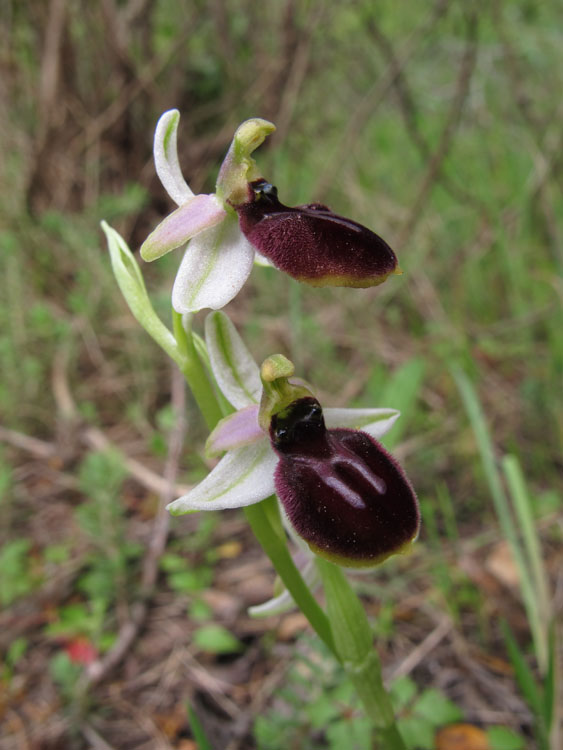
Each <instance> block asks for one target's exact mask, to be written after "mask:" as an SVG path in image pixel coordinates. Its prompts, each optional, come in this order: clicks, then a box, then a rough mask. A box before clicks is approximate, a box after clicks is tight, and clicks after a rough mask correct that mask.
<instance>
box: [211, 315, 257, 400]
mask: <svg viewBox="0 0 563 750" xmlns="http://www.w3.org/2000/svg"><path fill="white" fill-rule="evenodd" d="M205 340H206V342H207V348H208V350H209V358H210V359H211V367H212V369H213V374H214V375H215V379H216V380H217V383H218V384H219V388H220V389H221V391H222V392H223V394H224V395H225V396H226V398H227V399H228V400H229V401H230V402H231V404H232V405H233V406H234V407H235V408H237V409H242V408H243V407H245V406H250V405H251V404H257V403H258V402H259V400H260V396H261V394H262V381H261V380H260V370H259V369H258V365H257V364H256V362H255V361H254V359H253V358H252V355H251V354H250V352H249V351H248V349H247V348H246V345H245V344H244V342H243V340H242V339H241V337H240V336H239V335H238V333H237V331H236V328H235V327H234V325H233V324H232V323H231V321H230V320H229V318H228V317H227V316H226V315H225V313H219V312H216V313H210V314H209V315H208V316H207V318H206V320H205Z"/></svg>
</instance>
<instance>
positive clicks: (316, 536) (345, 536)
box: [270, 398, 420, 567]
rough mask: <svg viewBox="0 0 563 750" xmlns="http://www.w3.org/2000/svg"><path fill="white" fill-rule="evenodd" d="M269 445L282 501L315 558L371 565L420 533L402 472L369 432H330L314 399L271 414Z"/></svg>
mask: <svg viewBox="0 0 563 750" xmlns="http://www.w3.org/2000/svg"><path fill="white" fill-rule="evenodd" d="M270 440H271V443H272V447H273V449H274V451H275V452H276V453H277V454H278V456H279V458H280V460H279V463H278V466H277V468H276V472H275V475H274V480H275V484H276V491H277V493H278V496H279V498H280V501H281V503H282V505H283V507H284V509H285V512H286V513H287V516H288V518H289V520H290V522H291V523H292V525H293V527H294V528H295V530H296V531H297V533H298V534H299V535H300V536H301V537H302V538H303V539H304V540H305V541H306V542H307V543H308V544H309V546H310V548H311V550H312V551H313V552H315V553H316V554H317V555H319V556H321V557H324V558H326V559H328V560H331V561H333V562H336V563H339V564H340V565H345V566H348V567H368V566H373V565H377V564H379V563H380V562H382V561H383V560H385V559H386V558H387V557H389V556H390V555H393V554H396V553H398V552H402V551H404V550H405V549H406V548H408V547H409V546H410V544H411V543H412V542H413V541H414V540H415V539H416V537H417V536H418V531H419V526H420V512H419V508H418V502H417V498H416V495H415V493H414V490H413V488H412V486H411V484H410V482H409V480H408V479H407V477H406V475H405V473H404V472H403V470H402V468H401V467H400V466H399V464H398V463H397V462H396V461H395V459H394V458H393V457H392V456H390V455H389V453H388V452H387V451H386V450H385V449H384V448H383V447H382V446H381V445H380V444H379V443H378V442H376V440H374V439H373V438H372V437H371V436H370V435H368V434H367V433H365V432H361V431H358V430H348V429H331V430H327V429H326V426H325V423H324V419H323V413H322V409H321V407H320V404H319V402H318V401H317V400H316V399H314V398H302V399H298V400H297V401H295V402H293V403H292V404H290V405H289V406H287V407H286V408H284V409H282V410H281V411H279V412H277V413H275V414H273V416H272V419H271V423H270Z"/></svg>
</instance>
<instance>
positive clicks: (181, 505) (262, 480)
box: [167, 440, 278, 516]
mask: <svg viewBox="0 0 563 750" xmlns="http://www.w3.org/2000/svg"><path fill="white" fill-rule="evenodd" d="M277 461H278V459H277V456H276V455H275V454H274V452H273V451H272V449H271V448H270V444H269V442H268V441H267V440H262V441H260V442H259V443H254V444H253V445H248V446H245V447H244V448H238V449H237V450H234V451H230V452H229V453H227V455H226V456H225V457H224V458H222V459H221V461H219V463H218V464H217V466H216V467H215V468H214V469H213V471H212V472H211V473H210V474H208V475H207V477H206V478H205V479H204V480H203V482H200V484H198V485H197V487H195V488H194V489H193V490H191V492H188V494H187V495H183V496H182V497H179V498H178V499H177V500H174V502H172V503H170V504H169V505H168V506H167V507H168V510H169V511H170V512H171V513H172V515H175V516H177V515H181V514H182V513H189V512H190V511H193V510H226V509H229V508H243V507H244V506H246V505H253V504H254V503H259V502H260V501H261V500H265V499H266V498H267V497H269V496H270V495H272V494H273V493H274V492H275V487H274V470H275V468H276V464H277Z"/></svg>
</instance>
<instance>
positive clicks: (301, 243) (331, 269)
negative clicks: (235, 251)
mask: <svg viewBox="0 0 563 750" xmlns="http://www.w3.org/2000/svg"><path fill="white" fill-rule="evenodd" d="M236 210H237V213H238V216H239V222H240V227H241V230H242V232H243V234H244V235H245V236H246V238H247V239H248V240H249V242H250V243H251V244H252V245H253V246H254V247H255V248H256V249H257V250H258V251H259V252H260V253H261V254H262V255H263V256H265V257H266V258H268V260H270V261H271V262H272V263H273V265H274V266H276V267H277V268H279V269H281V270H282V271H284V272H285V273H287V274H289V275H290V276H293V278H295V279H297V280H298V281H304V282H306V283H307V284H310V285H312V286H348V287H371V286H376V285H378V284H381V283H383V282H384V281H385V280H386V279H387V278H388V277H389V275H390V274H393V273H401V271H400V269H399V268H398V265H397V257H396V255H395V253H394V252H393V250H392V249H391V248H390V247H389V245H388V244H387V243H386V242H385V240H383V239H382V238H381V237H379V235H377V234H375V233H374V232H372V231H371V230H370V229H368V228H367V227H364V226H362V225H361V224H358V222H355V221H352V220H351V219H347V218H346V217H344V216H339V215H337V214H335V213H333V212H332V211H331V210H330V209H329V208H328V207H327V206H324V205H322V204H320V203H312V204H308V205H305V206H295V207H291V206H285V205H284V204H283V203H281V202H280V201H279V199H278V193H277V188H275V187H274V186H273V185H271V184H270V183H268V182H266V181H265V180H263V179H260V180H256V181H254V182H252V183H250V184H249V186H248V199H247V201H245V202H242V203H240V204H239V205H237V206H236Z"/></svg>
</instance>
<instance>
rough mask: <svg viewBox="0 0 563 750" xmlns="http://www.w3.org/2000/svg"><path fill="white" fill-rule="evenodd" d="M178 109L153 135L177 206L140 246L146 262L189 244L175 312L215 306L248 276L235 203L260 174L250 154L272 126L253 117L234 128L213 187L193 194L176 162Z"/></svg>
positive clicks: (247, 247) (248, 251)
mask: <svg viewBox="0 0 563 750" xmlns="http://www.w3.org/2000/svg"><path fill="white" fill-rule="evenodd" d="M179 120H180V113H179V112H178V110H175V109H173V110H170V111H169V112H165V113H164V114H163V115H162V117H161V118H160V120H159V121H158V124H157V126H156V131H155V135H154V162H155V167H156V171H157V174H158V176H159V178H160V181H161V182H162V184H163V186H164V188H165V189H166V191H167V192H168V194H169V196H170V197H171V198H172V200H173V201H175V202H176V203H177V204H178V206H179V208H177V209H176V210H175V211H173V212H172V213H171V214H170V215H169V216H168V217H167V218H166V219H164V221H162V222H161V223H160V224H159V225H158V226H157V228H156V229H155V230H154V231H153V232H152V233H151V234H150V235H149V237H148V238H147V239H146V240H145V242H144V243H143V245H142V247H141V256H142V257H143V259H144V260H146V261H152V260H156V259H157V258H160V257H161V256H162V255H164V254H165V253H168V252H169V251H170V250H174V249H175V248H177V247H180V246H181V245H185V244H186V242H188V240H190V244H189V246H188V248H187V250H186V252H185V254H184V258H183V260H182V262H181V264H180V268H179V269H178V273H177V275H176V280H175V282H174V287H173V290H172V305H173V307H174V309H175V310H176V311H177V312H179V313H187V312H196V311H198V310H201V309H203V308H205V307H210V308H212V309H215V310H217V309H219V308H221V307H223V306H224V305H226V304H227V303H228V302H230V300H231V299H233V297H235V296H236V295H237V294H238V292H239V290H240V289H241V287H242V285H243V284H244V282H245V281H246V279H247V278H248V276H249V275H250V272H251V270H252V264H253V262H254V256H255V251H254V248H253V247H252V245H251V244H250V243H249V242H248V240H247V239H246V238H245V237H244V235H243V234H242V233H241V230H240V228H239V223H238V218H237V214H236V212H235V210H234V207H236V206H237V205H238V203H239V202H241V201H245V200H247V184H248V182H250V181H252V180H256V179H257V178H258V177H259V174H258V172H257V171H256V165H255V163H254V160H253V159H252V158H251V156H250V154H251V153H252V152H253V151H254V150H255V149H256V148H258V146H260V144H261V143H262V142H263V141H264V139H265V137H266V136H267V135H269V134H270V133H272V132H273V131H274V130H275V127H274V125H272V123H270V122H267V121H266V120H260V119H252V120H247V121H246V122H244V123H243V124H242V125H240V127H239V128H238V129H237V131H236V133H235V136H234V138H233V141H232V143H231V147H230V149H229V151H228V153H227V156H226V157H225V160H224V162H223V165H222V167H221V170H220V172H219V177H218V180H217V186H216V192H215V193H214V194H211V195H203V194H202V195H194V193H193V192H192V190H191V189H190V188H189V186H188V184H187V183H186V181H185V180H184V177H183V175H182V170H181V169H180V163H179V161H178V151H177V134H178V122H179Z"/></svg>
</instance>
